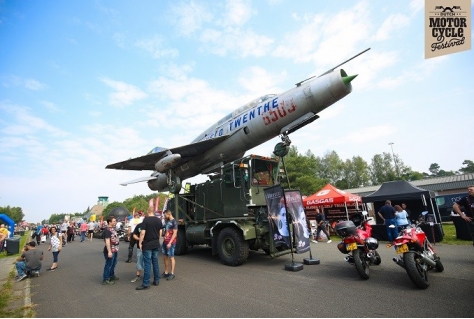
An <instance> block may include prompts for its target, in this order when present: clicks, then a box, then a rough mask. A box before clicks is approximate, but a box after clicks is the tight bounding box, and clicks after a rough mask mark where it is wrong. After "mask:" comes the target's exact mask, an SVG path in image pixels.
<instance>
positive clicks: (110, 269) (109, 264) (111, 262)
mask: <svg viewBox="0 0 474 319" xmlns="http://www.w3.org/2000/svg"><path fill="white" fill-rule="evenodd" d="M104 258H105V266H104V273H103V275H102V281H106V280H110V279H111V278H113V277H115V266H116V265H117V253H116V252H115V253H112V257H111V258H109V256H108V254H107V253H104Z"/></svg>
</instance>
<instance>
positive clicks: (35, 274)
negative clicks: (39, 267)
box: [32, 271, 40, 277]
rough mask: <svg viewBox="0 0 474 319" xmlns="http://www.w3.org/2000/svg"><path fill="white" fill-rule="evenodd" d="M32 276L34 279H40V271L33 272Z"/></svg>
mask: <svg viewBox="0 0 474 319" xmlns="http://www.w3.org/2000/svg"><path fill="white" fill-rule="evenodd" d="M32 275H33V277H39V276H40V272H39V271H33V273H32Z"/></svg>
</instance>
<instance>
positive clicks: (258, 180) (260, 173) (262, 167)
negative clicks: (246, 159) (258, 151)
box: [252, 159, 275, 186]
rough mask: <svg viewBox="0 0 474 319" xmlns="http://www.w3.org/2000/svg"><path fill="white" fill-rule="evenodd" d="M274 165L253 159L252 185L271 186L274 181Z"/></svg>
mask: <svg viewBox="0 0 474 319" xmlns="http://www.w3.org/2000/svg"><path fill="white" fill-rule="evenodd" d="M274 166H275V163H273V162H269V161H265V160H259V159H255V161H254V165H253V170H252V185H254V186H256V185H262V186H272V185H273V184H274V183H275V181H274V176H273V168H274Z"/></svg>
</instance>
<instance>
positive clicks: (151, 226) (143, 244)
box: [0, 207, 178, 290]
mask: <svg viewBox="0 0 474 319" xmlns="http://www.w3.org/2000/svg"><path fill="white" fill-rule="evenodd" d="M157 217H158V218H157ZM124 227H125V228H127V230H128V232H127V236H128V239H129V247H128V259H127V261H126V262H128V263H131V262H132V258H133V252H134V250H135V251H136V275H135V277H134V278H133V279H132V280H131V282H137V281H138V280H142V282H141V285H140V286H138V287H136V290H146V289H149V288H150V285H151V284H153V285H154V286H158V285H159V282H160V279H162V278H163V279H166V280H173V279H174V278H175V267H176V262H175V259H174V250H175V247H176V241H177V234H178V224H177V222H176V220H175V219H174V217H173V214H172V212H171V211H170V210H166V211H165V212H164V213H163V215H162V216H157V215H156V214H155V212H154V210H153V208H152V207H150V208H149V209H148V211H147V214H146V215H144V214H143V212H142V211H139V212H137V213H136V214H134V216H133V218H132V219H131V220H129V221H128V222H127V223H126V224H124V223H122V222H121V221H118V219H117V218H116V217H114V216H108V217H107V220H106V221H105V222H98V223H97V222H94V221H89V222H87V221H86V220H83V221H79V222H78V223H75V222H72V221H69V222H68V221H64V222H63V223H61V224H57V225H41V224H37V225H36V226H35V227H34V228H33V229H32V232H31V239H32V240H31V241H29V242H28V243H27V244H26V245H25V247H23V250H22V252H21V255H20V257H18V259H17V262H16V269H17V273H18V274H17V281H21V280H24V279H25V278H27V277H28V276H30V277H35V276H39V274H40V271H41V269H42V260H43V251H41V250H40V249H38V246H39V245H41V244H45V243H46V242H47V241H48V242H49V246H48V248H47V250H48V251H49V252H51V253H52V257H53V262H52V264H51V266H50V267H49V268H47V269H46V271H49V272H52V271H54V270H56V269H57V268H58V261H59V254H60V252H61V250H62V249H63V248H64V247H65V246H66V245H68V244H69V243H71V242H73V241H74V239H75V236H76V235H80V242H81V243H82V242H85V241H86V240H87V241H92V240H93V235H94V233H96V232H97V230H98V229H100V230H101V231H102V238H101V239H100V240H103V242H104V248H103V255H104V260H105V264H104V269H103V273H102V284H103V285H113V284H115V282H116V281H117V280H119V278H118V277H117V276H116V275H115V267H116V265H117V262H118V251H119V246H120V240H119V236H118V232H120V231H123V228H124ZM1 233H2V232H1V231H0V234H1ZM160 239H162V243H161V242H160ZM160 252H161V254H163V262H164V266H165V269H164V272H163V273H161V274H160V269H159V264H158V256H159V253H160ZM152 273H153V280H151V279H152V277H151V275H152Z"/></svg>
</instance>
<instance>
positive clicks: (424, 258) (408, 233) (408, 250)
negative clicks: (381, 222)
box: [388, 212, 444, 289]
mask: <svg viewBox="0 0 474 319" xmlns="http://www.w3.org/2000/svg"><path fill="white" fill-rule="evenodd" d="M426 213H427V212H423V213H422V215H423V217H424V215H426ZM422 223H424V221H422V222H421V223H418V224H417V225H414V226H412V225H410V226H408V227H406V228H404V229H402V231H401V232H400V233H399V234H398V237H397V238H396V239H395V240H394V242H393V246H395V251H396V253H397V254H400V256H398V258H397V257H394V258H393V261H394V262H395V263H396V264H397V265H399V266H401V267H403V268H405V270H406V272H407V274H408V277H410V279H411V281H413V283H414V284H415V285H416V286H417V287H418V288H421V289H426V288H428V286H429V285H430V283H429V282H428V271H430V270H432V269H436V271H438V272H442V271H443V270H444V266H443V264H442V263H441V260H440V258H439V257H438V255H436V253H435V251H434V248H433V246H432V245H431V244H430V242H429V241H428V238H426V234H425V232H424V231H423V230H422V229H421V228H420V227H419V226H420V225H421V224H422ZM393 227H395V226H393ZM391 246H392V245H389V246H388V247H391Z"/></svg>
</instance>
